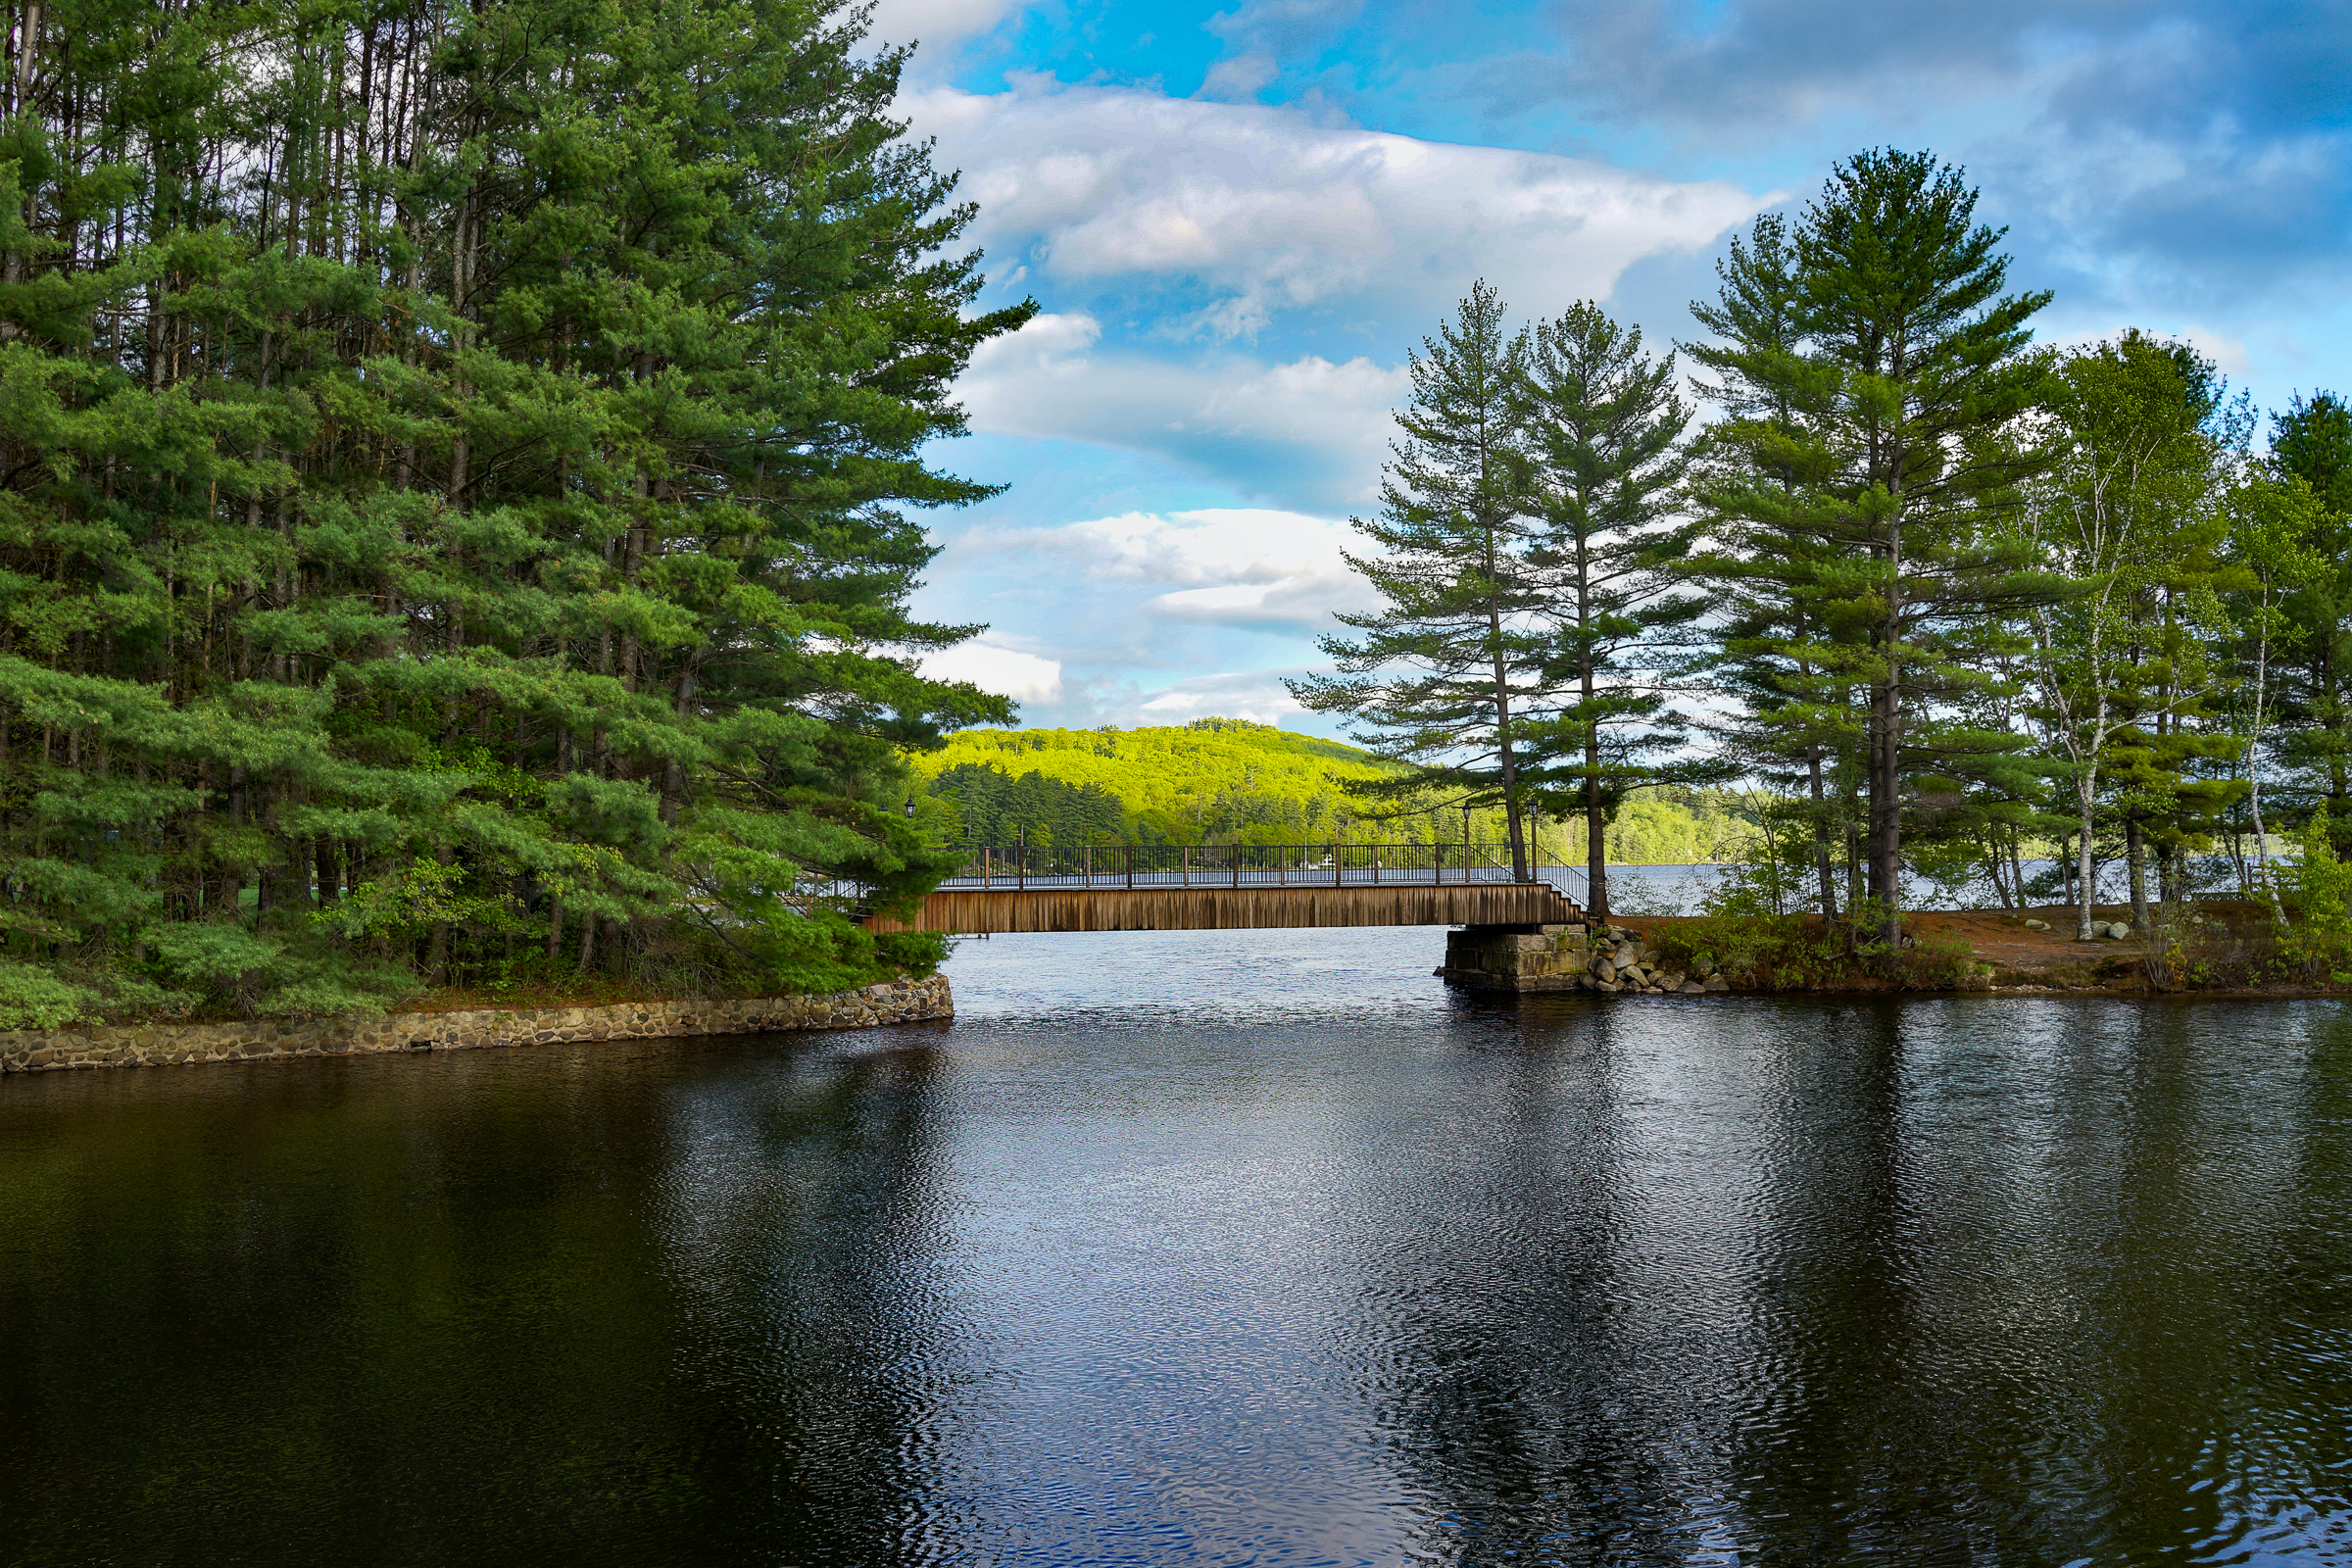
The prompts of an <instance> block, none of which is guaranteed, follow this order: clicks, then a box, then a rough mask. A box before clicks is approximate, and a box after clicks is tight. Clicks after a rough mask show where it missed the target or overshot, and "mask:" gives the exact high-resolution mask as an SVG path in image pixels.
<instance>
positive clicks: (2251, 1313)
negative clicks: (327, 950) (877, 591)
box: [0, 931, 2352, 1568]
mask: <svg viewBox="0 0 2352 1568" xmlns="http://www.w3.org/2000/svg"><path fill="white" fill-rule="evenodd" d="M1442 940H1443V938H1442V933H1438V932H1434V931H1358V932H1296V933H1288V932H1254V933H1234V934H1218V933H1188V934H1180V935H1172V936H1155V937H1144V936H1128V937H1069V938H1051V937H1039V938H1023V939H1004V938H1001V939H998V940H997V941H994V942H990V943H973V944H969V945H967V946H966V947H964V948H963V949H962V950H961V951H960V952H959V953H958V954H957V955H956V957H955V958H954V959H953V960H952V963H951V972H952V973H953V974H954V976H955V979H956V992H957V1003H958V1006H959V1009H960V1011H959V1016H958V1018H957V1020H956V1022H955V1023H954V1024H953V1025H920V1026H909V1027H907V1028H903V1029H898V1030H889V1031H882V1032H878V1033H873V1034H858V1035H848V1034H845V1035H834V1036H826V1037H821V1038H809V1037H800V1038H788V1037H772V1038H767V1039H728V1040H711V1041H692V1042H647V1043H641V1044H638V1045H634V1046H629V1047H622V1048H613V1047H589V1048H549V1049H544V1050H533V1051H517V1052H509V1053H496V1054H478V1055H470V1056H456V1057H441V1058H436V1059H430V1060H412V1059H385V1060H363V1061H342V1062H330V1063H309V1062H306V1063H297V1064H289V1065H281V1064H264V1065H260V1066H256V1067H252V1068H214V1069H207V1070H206V1071H205V1072H202V1073H185V1074H172V1073H167V1072H148V1073H136V1074H87V1075H73V1076H70V1077H68V1076H62V1075H61V1076H51V1077H45V1078H33V1079H23V1078H20V1079H12V1080H9V1081H7V1082H6V1083H5V1084H0V1345H5V1346H7V1347H8V1353H6V1354H4V1355H0V1410H4V1411H6V1412H8V1419H7V1420H5V1421H0V1560H7V1561H11V1562H16V1561H25V1562H85V1561H100V1560H110V1561H113V1560H140V1561H191V1562H197V1561H214V1560H223V1559H226V1558H229V1557H232V1556H233V1557H237V1558H240V1559H242V1560H246V1561H284V1562H294V1561H318V1560H325V1559H330V1558H332V1559H340V1560H355V1561H390V1560H400V1561H411V1560H415V1561H434V1560H460V1559H462V1560H468V1561H515V1562H538V1561H546V1562H564V1563H576V1562H614V1563H621V1562H626V1563H646V1562H679V1563H711V1562H736V1561H741V1562H759V1563H762V1564H777V1563H787V1564H800V1565H802V1568H810V1565H815V1564H835V1563H838V1564H869V1563H878V1562H906V1563H1005V1562H1035V1563H1054V1564H1067V1563H1095V1562H1135V1563H1159V1562H1168V1563H1179V1562H1181V1563H1220V1564H1222V1563H1265V1564H1317V1563H1335V1564H1337V1563H1365V1562H1444V1563H1457V1562H1459V1563H1491V1562H1505V1561H1508V1562H1513V1563H1521V1562H1524V1563H1574V1564H1604V1563H1605V1564H1652V1563H1655V1564H1667V1563H1677V1564H1680V1563H1718V1564H1747V1565H1754V1564H1779V1563H1813V1562H1861V1563H1900V1564H1912V1563H1918V1564H1940V1563H1954V1564H1962V1563H1965V1564H1971V1565H1980V1564H2007V1563H2015V1564H2033V1565H2044V1564H2064V1563H2101V1564H2104V1563H2119V1564H2137V1563H2161V1562H2180V1563H2192V1562H2256V1563H2260V1562H2273V1561H2277V1562H2289V1561H2292V1562H2340V1561H2352V1539H2348V1529H2352V1527H2348V1524H2347V1521H2352V1506H2347V1502H2346V1499H2345V1484H2346V1480H2345V1478H2346V1476H2347V1474H2348V1473H2352V1434H2348V1433H2347V1430H2346V1423H2345V1419H2344V1414H2343V1412H2344V1411H2345V1409H2347V1408H2352V1372H2348V1370H2347V1357H2346V1351H2347V1348H2348V1346H2347V1333H2348V1331H2352V1296H2348V1292H2352V1285H2348V1283H2347V1282H2352V1270H2348V1269H2347V1268H2346V1263H2347V1256H2346V1253H2347V1250H2348V1249H2352V1242H2348V1241H2347V1236H2348V1235H2352V1226H2348V1225H2347V1223H2346V1220H2347V1218H2348V1217H2352V1216H2348V1215H2347V1190H2346V1183H2345V1174H2344V1173H2345V1168H2346V1152H2347V1150H2346V1128H2347V1117H2348V1116H2352V1093H2348V1092H2347V1086H2352V1076H2348V1071H2347V1069H2348V1066H2352V1058H2348V1055H2347V1051H2346V1025H2345V1020H2344V1018H2343V1015H2342V1009H2341V1007H2340V1006H2339V1005H2336V1004H2332V1003H2299V1004H2291V1005H2160V1004H2143V1003H2118V1002H2113V1001H2101V1002H2090V1001H2070V1000H2064V999H2034V1000H2024V999H1981V998H1979V999H1950V1000H1943V1001H1919V1002H1912V1003H1905V1004H1895V1003H1883V1002H1881V1003H1855V1002H1843V1001H1838V1000H1835V999H1814V1000H1806V999H1783V1000H1758V999H1738V998H1722V997H1715V998H1693V999H1673V1000H1665V999H1661V1000H1658V1001H1655V1002H1642V1003H1629V1002H1625V1001H1618V1002H1615V1003H1604V1002H1599V1001H1597V1000H1593V999H1584V998H1577V997H1554V998H1536V999H1526V1000H1524V1001H1519V1002H1513V1001H1510V1000H1507V999H1506V1000H1494V999H1484V1000H1482V999H1476V998H1465V997H1461V996H1455V995H1448V994H1446V992H1444V991H1443V990H1442V988H1440V987H1439V986H1438V985H1437V984H1436V982H1434V981H1433V980H1431V979H1430V978H1429V970H1430V968H1431V967H1432V966H1433V965H1434V963H1435V962H1436V959H1437V955H1438V952H1439V949H1440V945H1441V943H1442Z"/></svg>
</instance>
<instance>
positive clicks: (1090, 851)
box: [1085, 844, 1095, 888]
mask: <svg viewBox="0 0 2352 1568" xmlns="http://www.w3.org/2000/svg"><path fill="white" fill-rule="evenodd" d="M1085 865H1086V885H1087V886H1088V887H1090V888H1091V887H1093V886H1094V885H1095V847H1094V846H1093V845H1092V844H1089V845H1088V846H1087V847H1086V860H1085Z"/></svg>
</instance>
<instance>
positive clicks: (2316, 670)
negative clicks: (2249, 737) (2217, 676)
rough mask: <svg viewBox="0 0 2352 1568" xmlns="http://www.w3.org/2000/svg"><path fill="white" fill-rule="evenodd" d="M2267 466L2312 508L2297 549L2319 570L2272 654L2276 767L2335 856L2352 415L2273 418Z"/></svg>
mask: <svg viewBox="0 0 2352 1568" xmlns="http://www.w3.org/2000/svg"><path fill="white" fill-rule="evenodd" d="M2272 421H2273V426H2274V428H2273V430H2272V434H2271V463H2272V466H2274V467H2275V468H2276V469H2277V470H2278V473H2279V474H2280V475H2281V476H2282V477H2291V478H2295V479H2300V480H2301V481H2303V483H2304V485H2305V486H2306V487H2307V488H2308V489H2309V491H2310V495H2311V499H2312V501H2313V502H2314V504H2315V505H2316V507H2317V515H2316V518H2315V525H2314V529H2313V531H2312V533H2311V535H2310V537H2309V538H2308V539H2307V540H2305V541H2304V544H2305V546H2306V547H2307V548H2308V549H2310V550H2311V551H2313V552H2314V553H2315V554H2316V555H2317V557H2318V558H2319V560H2320V561H2322V562H2323V563H2325V565H2324V566H2323V567H2322V569H2320V570H2319V571H2317V572H2315V573H2313V574H2311V575H2310V576H2309V577H2308V578H2307V579H2306V580H2304V581H2303V582H2302V584H2301V585H2300V586H2299V587H2298V588H2297V589H2296V591H2295V592H2294V594H2293V595H2292V596H2291V597H2290V598H2289V599H2288V600H2287V602H2286V605H2285V614H2286V618H2287V620H2288V622H2289V623H2290V624H2291V626H2292V627H2293V635H2292V636H2291V638H2288V639H2285V640H2282V641H2281V642H2280V643H2278V647H2277V650H2276V652H2277V656H2278V661H2279V662H2278V670H2277V673H2278V704H2279V709H2280V718H2281V720H2282V724H2283V728H2284V735H2283V737H2282V739H2283V744H2282V746H2281V747H2280V751H2281V754H2282V760H2284V761H2285V762H2286V764H2287V766H2288V767H2289V768H2291V769H2292V770H2293V772H2294V774H2295V775H2296V777H2297V782H2298V783H2299V785H2300V788H2299V789H2298V791H2297V793H2299V794H2301V795H2302V796H2303V797H2304V798H2305V800H2306V801H2310V800H2314V799H2319V798H2324V799H2325V800H2326V802H2327V821H2328V826H2329V829H2330V830H2331V831H2332V832H2333V833H2334V835H2335V842H2336V845H2337V847H2338V850H2339V852H2340V851H2342V850H2344V849H2345V848H2347V847H2352V801H2348V800H2347V799H2346V796H2347V792H2348V791H2352V408H2348V407H2347V406H2346V405H2345V403H2344V401H2343V399H2341V398H2339V397H2337V396H2336V395H2335V394H2334V393H2332V392H2321V393H2317V394H2315V395H2313V396H2312V397H2311V398H2309V399H2305V398H2302V397H2297V398H2295V399H2294V400H2293V401H2292V402H2291V403H2290V404H2289V405H2288V407H2287V411H2286V412H2285V413H2284V414H2278V415H2273V416H2272Z"/></svg>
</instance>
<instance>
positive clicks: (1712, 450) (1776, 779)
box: [1683, 213, 1867, 919]
mask: <svg viewBox="0 0 2352 1568" xmlns="http://www.w3.org/2000/svg"><path fill="white" fill-rule="evenodd" d="M1716 275H1717V276H1718V278H1720V279H1721V285H1720V290H1719V292H1718V295H1717V297H1716V299H1714V300H1712V301H1707V300H1697V301H1693V302H1692V303H1691V315H1692V316H1693V317H1694V318H1696V319H1697V320H1698V323H1699V324H1700V325H1701V326H1703V327H1705V328H1706V329H1707V330H1708V332H1710V333H1711V334H1713V336H1712V340H1711V341H1704V342H1699V343H1691V344H1685V345H1683V352H1684V353H1685V354H1687V355H1689V356H1690V358H1691V361H1692V362H1693V363H1694V364H1696V365H1698V366H1700V367H1702V368H1704V369H1705V370H1707V371H1709V372H1711V379H1709V380H1702V381H1699V382H1698V383H1697V385H1698V387H1699V390H1700V391H1701V392H1702V393H1703V394H1704V395H1705V396H1706V398H1707V399H1708V400H1709V401H1710V402H1712V403H1714V404H1715V405H1716V406H1717V407H1719V408H1720V409H1722V410H1723V411H1724V412H1723V416H1722V417H1720V418H1719V419H1718V420H1716V421H1715V422H1714V423H1712V424H1710V425H1709V426H1708V427H1707V428H1706V429H1705V430H1704V431H1702V432H1701V433H1700V437H1699V440H1698V441H1697V443H1696V445H1695V450H1694V453H1693V460H1694V461H1693V473H1692V481H1691V492H1692V495H1693V497H1694V499H1695V500H1696V502H1697V503H1698V505H1699V508H1700V510H1701V514H1702V515H1703V516H1704V517H1705V518H1706V520H1707V521H1708V523H1709V525H1710V528H1711V531H1712V532H1713V534H1714V544H1715V548H1714V549H1713V550H1711V551H1709V552H1707V553H1706V554H1704V555H1701V556H1697V557H1694V558H1693V559H1692V560H1691V563H1690V569H1691V571H1692V573H1693V574H1694V575H1697V576H1700V577H1702V578H1704V579H1705V580H1707V581H1708V583H1709V585H1710V586H1711V587H1712V588H1713V590H1714V591H1715V594H1716V612H1715V625H1716V627H1717V632H1718V641H1717V645H1716V649H1715V651H1714V657H1713V658H1712V659H1710V660H1708V661H1707V667H1708V668H1709V669H1710V670H1711V673H1712V677H1713V684H1714V686H1715V688H1716V689H1717V691H1719V692H1720V693H1721V694H1723V695H1724V696H1727V697H1729V698H1730V699H1731V700H1732V703H1733V705H1734V706H1733V708H1732V711H1730V712H1728V713H1725V714H1721V715H1719V716H1717V717H1714V718H1712V719H1710V720H1709V721H1708V729H1709V730H1710V732H1711V733H1713V734H1714V735H1715V736H1716V737H1717V738H1718V739H1719V740H1721V741H1723V742H1724V743H1725V746H1726V750H1727V753H1728V755H1729V756H1731V757H1732V758H1735V759H1737V760H1739V761H1740V762H1741V763H1743V764H1744V765H1745V767H1746V768H1747V769H1748V770H1749V771H1751V772H1753V773H1755V774H1757V775H1759V776H1761V777H1762V778H1764V779H1765V780H1767V781H1768V782H1770V783H1771V784H1773V785H1774V786H1775V787H1777V788H1780V789H1784V790H1790V789H1799V788H1801V789H1802V790H1803V792H1804V799H1805V803H1806V815H1807V818H1808V823H1809V826H1810V828H1811V836H1812V840H1813V862H1814V872H1815V877H1816V880H1817V884H1818V897H1819V901H1820V908H1821V913H1822V916H1823V918H1825V919H1834V918H1836V917H1837V914H1838V869H1837V868H1838V866H1842V867H1843V868H1844V870H1845V873H1846V877H1847V881H1848V885H1849V892H1848V898H1847V902H1848V903H1849V904H1850V903H1852V902H1854V901H1855V899H1856V898H1857V897H1858V894H1859V879H1860V873H1861V863H1860V854H1859V850H1860V841H1859V833H1858V829H1859V825H1860V813H1859V812H1858V811H1857V810H1856V809H1855V806H1856V802H1857V801H1858V798H1859V793H1860V790H1861V787H1862V777H1863V768H1862V757H1863V739H1864V736H1865V734H1866V732H1867V720H1866V718H1865V708H1864V705H1863V703H1862V702H1861V701H1860V700H1859V694H1860V690H1861V688H1860V685H1859V680H1860V677H1859V676H1858V674H1857V673H1856V669H1857V665H1858V663H1859V660H1860V657H1861V654H1862V649H1863V644H1862V643H1861V641H1860V639H1859V638H1857V637H1856V636H1855V635H1854V634H1853V630H1854V629H1853V627H1852V626H1851V625H1850V624H1845V625H1839V626H1836V627H1833V626H1832V625H1831V624H1830V623H1829V622H1828V621H1827V620H1826V619H1825V618H1824V616H1823V614H1822V613H1821V610H1822V606H1823V604H1824V601H1825V598H1826V597H1827V596H1828V595H1829V594H1831V593H1834V592H1835V584H1836V581H1837V577H1838V569H1839V567H1840V564H1841V563H1840V551H1839V547H1838V544H1837V543H1836V542H1835V541H1834V540H1829V539H1825V538H1824V537H1823V535H1822V531H1821V530H1820V529H1819V528H1818V526H1817V525H1816V522H1815V519H1814V518H1813V516H1812V515H1811V513H1810V511H1809V510H1808V509H1807V507H1806V505H1805V501H1804V488H1805V485H1806V483H1807V482H1808V480H1809V479H1811V478H1812V477H1814V476H1815V474H1816V472H1817V470H1816V467H1815V466H1813V465H1814V460H1815V457H1816V454H1817V450H1818V448H1817V445H1816V440H1815V436H1816V432H1818V431H1819V430H1821V429H1822V428H1823V427H1824V426H1825V424H1826V423H1827V421H1828V419H1829V418H1830V417H1831V414H1832V411H1833V409H1834V406H1835V399H1834V393H1835V388H1836V384H1837V383H1836V378H1835V377H1834V376H1830V375H1823V374H1819V373H1815V372H1813V371H1812V370H1810V368H1808V367H1807V366H1806V365H1805V363H1804V360H1803V358H1802V349H1803V340H1804V326H1803V320H1802V315H1801V311H1802V306H1803V290H1802V287H1801V285H1800V283H1799V281H1798V278H1797V275H1796V257H1795V253H1794V251H1793V249H1792V248H1791V245H1790V242H1789V228H1788V223H1787V221H1786V220H1784V219H1783V218H1782V217H1781V216H1780V215H1778V214H1775V213H1766V214H1764V215H1762V216H1761V217H1759V218H1757V220H1756V221H1755V223H1754V225H1753V226H1752V227H1751V228H1750V230H1749V232H1748V233H1747V234H1746V235H1745V236H1735V237H1734V238H1733V240H1732V243H1731V248H1730V253H1729V255H1728V256H1726V257H1725V258H1724V260H1722V261H1721V262H1719V263H1718V264H1717V266H1716Z"/></svg>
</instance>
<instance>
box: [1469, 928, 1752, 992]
mask: <svg viewBox="0 0 2352 1568" xmlns="http://www.w3.org/2000/svg"><path fill="white" fill-rule="evenodd" d="M1702 961H1703V962H1705V964H1706V972H1705V973H1704V974H1684V973H1682V972H1681V971H1679V970H1677V969H1674V968H1671V967H1670V966H1669V965H1668V963H1667V961H1666V959H1665V958H1664V957H1663V956H1660V955H1659V954H1658V953H1657V952H1656V951H1655V950H1653V949H1652V948H1651V947H1650V945H1649V943H1648V941H1647V940H1646V939H1645V938H1643V937H1642V933H1641V932H1639V931H1634V930H1630V929H1628V928H1627V927H1624V926H1611V925H1604V924H1602V923H1601V922H1599V921H1597V920H1578V921H1571V922H1569V923H1566V924H1563V925H1473V926H1465V927H1463V928H1462V929H1460V930H1458V931H1449V932H1447V933H1446V966H1445V967H1444V968H1442V969H1440V970H1439V971H1438V973H1439V974H1440V975H1442V976H1443V977H1444V978H1445V981H1446V984H1447V985H1449V986H1467V987H1470V988H1472V989H1474V990H1481V991H1605V992H1610V993H1612V994H1614V993H1618V992H1624V993H1629V994H1640V995H1644V996H1659V995H1663V994H1668V993H1676V992H1679V993H1682V994H1684V995H1686V996H1688V995H1697V994H1703V993H1706V992H1709V991H1728V990H1730V989H1731V984H1730V982H1729V981H1727V980H1725V979H1724V978H1723V976H1722V975H1720V974H1718V973H1716V972H1715V969H1714V966H1713V963H1712V961H1711V960H1702Z"/></svg>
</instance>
